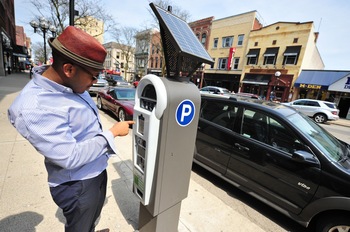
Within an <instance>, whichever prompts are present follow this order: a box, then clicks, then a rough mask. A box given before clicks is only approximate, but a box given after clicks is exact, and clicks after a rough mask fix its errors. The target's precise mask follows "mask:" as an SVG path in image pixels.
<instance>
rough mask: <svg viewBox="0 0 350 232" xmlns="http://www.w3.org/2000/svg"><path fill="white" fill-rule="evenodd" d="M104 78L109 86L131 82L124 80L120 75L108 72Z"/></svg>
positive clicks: (128, 84) (127, 84)
mask: <svg viewBox="0 0 350 232" xmlns="http://www.w3.org/2000/svg"><path fill="white" fill-rule="evenodd" d="M106 80H107V81H108V83H109V85H110V86H130V85H131V84H130V83H128V82H127V81H125V80H124V78H123V77H122V76H119V75H114V74H109V75H106Z"/></svg>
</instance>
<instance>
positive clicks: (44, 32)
mask: <svg viewBox="0 0 350 232" xmlns="http://www.w3.org/2000/svg"><path fill="white" fill-rule="evenodd" d="M43 34H44V56H45V58H44V60H45V64H46V62H47V57H46V30H45V29H44V30H43Z"/></svg>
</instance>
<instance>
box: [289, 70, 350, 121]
mask: <svg viewBox="0 0 350 232" xmlns="http://www.w3.org/2000/svg"><path fill="white" fill-rule="evenodd" d="M294 88H295V92H294V94H295V95H294V96H296V99H301V98H308V99H318V100H323V101H331V102H335V103H336V104H337V105H338V108H339V110H340V112H339V117H341V118H347V119H350V112H349V108H350V71H334V70H303V71H302V72H301V73H300V75H299V77H298V79H297V80H296V81H295V83H294Z"/></svg>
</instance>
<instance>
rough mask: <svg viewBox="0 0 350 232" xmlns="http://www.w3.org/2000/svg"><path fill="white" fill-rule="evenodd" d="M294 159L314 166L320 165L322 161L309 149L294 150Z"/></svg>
mask: <svg viewBox="0 0 350 232" xmlns="http://www.w3.org/2000/svg"><path fill="white" fill-rule="evenodd" d="M292 159H293V160H294V161H296V162H299V163H305V164H308V165H311V166H313V167H319V166H320V162H319V161H318V159H316V158H315V156H314V155H313V154H311V153H309V152H307V151H302V150H297V151H295V152H293V155H292Z"/></svg>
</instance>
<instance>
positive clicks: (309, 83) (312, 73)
mask: <svg viewBox="0 0 350 232" xmlns="http://www.w3.org/2000/svg"><path fill="white" fill-rule="evenodd" d="M346 75H349V71H332V70H302V71H301V73H300V75H299V77H298V79H297V80H296V81H295V83H294V86H295V87H300V88H309V89H328V86H330V85H331V84H333V83H334V82H336V81H338V80H340V79H342V78H343V77H345V76H346Z"/></svg>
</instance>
